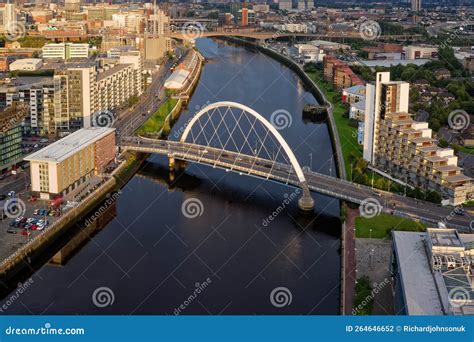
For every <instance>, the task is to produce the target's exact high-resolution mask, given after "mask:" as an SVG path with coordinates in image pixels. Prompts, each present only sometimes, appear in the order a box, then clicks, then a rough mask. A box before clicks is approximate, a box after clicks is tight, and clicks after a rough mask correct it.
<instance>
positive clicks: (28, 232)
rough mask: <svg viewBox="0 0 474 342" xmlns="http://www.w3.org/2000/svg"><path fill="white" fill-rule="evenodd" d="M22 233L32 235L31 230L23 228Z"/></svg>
mask: <svg viewBox="0 0 474 342" xmlns="http://www.w3.org/2000/svg"><path fill="white" fill-rule="evenodd" d="M21 235H25V236H30V235H31V232H30V231H29V230H23V231H22V232H21Z"/></svg>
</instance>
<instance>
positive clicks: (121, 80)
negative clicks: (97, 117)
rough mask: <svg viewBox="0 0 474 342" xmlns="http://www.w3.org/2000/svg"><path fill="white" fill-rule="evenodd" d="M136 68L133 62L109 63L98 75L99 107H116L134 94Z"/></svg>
mask: <svg viewBox="0 0 474 342" xmlns="http://www.w3.org/2000/svg"><path fill="white" fill-rule="evenodd" d="M134 78H135V70H134V69H133V65H132V64H116V65H107V66H105V67H104V68H102V69H100V70H99V72H98V75H97V94H96V97H97V103H98V108H102V109H115V108H117V107H119V106H120V105H121V104H123V103H125V101H126V100H127V99H128V98H129V97H130V96H132V95H134V93H133V91H134V90H135V89H134V88H133V85H134V82H133V80H134ZM136 95H139V94H136Z"/></svg>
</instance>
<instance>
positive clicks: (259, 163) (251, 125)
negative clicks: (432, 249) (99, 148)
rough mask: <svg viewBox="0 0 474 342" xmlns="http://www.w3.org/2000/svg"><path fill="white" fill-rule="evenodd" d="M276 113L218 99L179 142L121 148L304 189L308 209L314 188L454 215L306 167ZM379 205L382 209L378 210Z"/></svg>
mask: <svg viewBox="0 0 474 342" xmlns="http://www.w3.org/2000/svg"><path fill="white" fill-rule="evenodd" d="M275 113H276V114H277V115H275V116H273V115H272V118H271V120H270V121H272V123H273V125H272V123H270V122H269V121H268V120H267V119H265V118H264V117H263V116H262V115H260V114H259V113H257V112H256V111H254V110H253V109H251V108H249V107H247V106H244V105H242V104H239V103H235V102H217V103H214V104H211V105H208V106H206V107H205V108H203V109H201V110H200V111H198V112H197V113H196V114H195V115H194V117H193V118H192V119H191V120H190V121H189V122H188V123H187V125H186V126H185V127H183V133H182V135H181V138H180V140H179V141H172V140H160V139H149V138H144V137H137V136H128V137H127V136H122V137H121V139H120V143H121V145H120V146H121V148H122V149H123V150H132V151H137V152H142V153H151V154H161V155H166V156H168V158H169V161H170V168H172V169H174V167H175V162H179V161H181V160H182V161H188V162H195V163H200V164H204V165H209V166H211V167H214V168H221V169H224V170H225V171H232V172H237V173H239V174H241V175H248V176H253V177H258V178H263V179H268V180H273V181H276V182H280V183H283V184H288V185H292V186H296V187H300V188H301V189H302V190H303V194H302V195H301V197H300V199H299V201H298V204H299V206H300V208H301V209H303V210H312V209H313V208H314V200H313V198H312V197H311V193H310V191H315V192H318V193H321V194H323V195H328V196H331V197H334V198H337V199H341V200H345V201H348V202H352V203H356V204H363V205H365V204H367V203H368V204H369V205H371V206H372V208H373V209H374V210H377V211H385V212H390V213H394V214H397V215H401V216H405V217H410V218H413V219H418V220H421V221H424V222H426V223H431V224H433V225H436V224H437V223H438V221H442V219H443V218H445V217H446V216H449V213H450V209H448V208H446V209H445V208H440V207H438V206H437V205H435V204H432V203H428V202H423V201H421V200H415V199H411V198H407V197H404V196H400V195H396V194H393V193H389V192H385V191H381V190H376V189H372V188H370V187H367V186H363V185H360V184H355V183H352V182H349V181H346V180H343V179H338V178H335V177H330V176H327V175H324V174H321V173H318V172H314V171H311V170H308V169H306V168H305V169H303V168H301V166H300V164H299V163H298V160H297V159H296V157H295V155H294V153H293V151H292V150H291V148H290V147H289V146H288V144H287V143H286V141H285V139H284V138H283V137H282V136H281V134H280V133H279V132H278V130H277V129H276V128H275V127H284V126H285V123H287V122H288V121H291V118H290V117H289V116H288V115H289V114H288V113H286V112H280V113H279V112H275ZM275 113H274V114H275ZM367 201H368V202H367ZM374 203H375V204H376V205H378V207H376V208H374V205H375V204H374ZM450 226H453V227H455V228H458V229H460V230H461V231H467V230H469V227H470V222H469V219H468V218H466V217H455V218H453V219H452V220H451V221H450Z"/></svg>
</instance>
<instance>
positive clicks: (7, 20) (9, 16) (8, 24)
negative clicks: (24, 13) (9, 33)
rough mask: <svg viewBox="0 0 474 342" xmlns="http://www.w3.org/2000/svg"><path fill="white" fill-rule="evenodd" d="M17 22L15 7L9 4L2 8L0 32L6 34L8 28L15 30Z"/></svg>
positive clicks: (0, 12)
mask: <svg viewBox="0 0 474 342" xmlns="http://www.w3.org/2000/svg"><path fill="white" fill-rule="evenodd" d="M16 22H17V16H16V11H15V5H14V4H10V3H7V4H5V7H1V8H0V30H1V32H5V31H6V30H7V29H8V28H10V29H13V25H15V23H16Z"/></svg>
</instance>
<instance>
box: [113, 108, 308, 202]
mask: <svg viewBox="0 0 474 342" xmlns="http://www.w3.org/2000/svg"><path fill="white" fill-rule="evenodd" d="M277 114H278V113H277ZM280 115H281V117H275V118H274V119H275V120H283V121H286V120H291V118H290V117H289V116H288V115H289V114H288V113H286V112H281V113H280ZM122 141H123V143H122V148H123V149H129V150H135V151H140V152H148V153H159V154H166V155H167V156H168V157H169V159H170V167H172V168H174V163H175V160H185V161H193V162H198V163H201V164H207V165H211V166H213V167H219V168H223V169H226V171H234V172H238V173H240V174H247V175H251V176H256V177H263V178H266V179H272V180H276V181H280V182H284V183H287V184H290V183H291V184H292V185H296V186H299V187H300V188H301V189H302V190H303V194H302V195H301V197H300V199H299V201H298V204H299V207H300V208H301V209H303V210H312V209H313V208H314V200H313V198H312V197H311V193H310V190H309V187H308V183H307V181H306V178H305V175H304V173H303V170H302V168H301V166H300V164H299V163H298V160H297V159H296V157H295V155H294V153H293V151H292V150H291V148H290V147H289V146H288V144H287V143H286V141H285V139H284V138H283V137H282V136H281V134H280V133H279V132H278V130H277V129H276V128H275V127H274V126H273V125H272V124H271V123H270V122H269V121H268V120H267V119H265V118H264V117H263V116H262V115H260V114H259V113H257V112H256V111H255V110H253V109H252V108H249V107H247V106H244V105H242V104H240V103H236V102H216V103H213V104H210V105H208V106H206V107H205V108H203V109H201V110H200V111H198V112H197V113H196V114H195V115H194V117H193V118H192V119H191V120H190V121H189V123H188V124H187V125H186V128H185V129H184V131H183V134H182V135H181V138H180V141H179V142H178V141H170V140H157V139H148V138H143V137H138V138H137V137H132V138H130V137H128V138H122Z"/></svg>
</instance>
